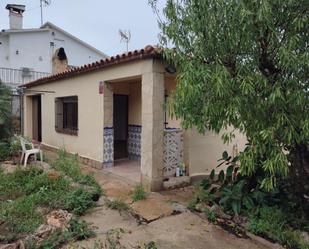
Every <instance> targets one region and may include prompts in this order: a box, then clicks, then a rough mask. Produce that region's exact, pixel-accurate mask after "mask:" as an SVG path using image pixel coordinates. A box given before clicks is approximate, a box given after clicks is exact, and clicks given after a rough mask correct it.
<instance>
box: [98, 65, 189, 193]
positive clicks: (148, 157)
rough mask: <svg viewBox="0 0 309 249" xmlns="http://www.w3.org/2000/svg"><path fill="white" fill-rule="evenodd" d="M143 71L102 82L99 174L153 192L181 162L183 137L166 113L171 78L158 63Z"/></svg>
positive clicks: (172, 174)
mask: <svg viewBox="0 0 309 249" xmlns="http://www.w3.org/2000/svg"><path fill="white" fill-rule="evenodd" d="M149 62H150V61H149ZM147 66H148V68H147V67H145V68H144V70H143V71H142V74H141V75H132V77H129V78H126V79H111V80H109V81H105V82H104V91H103V92H104V103H103V106H104V110H103V112H104V135H103V136H104V138H103V140H104V143H103V150H104V152H103V169H104V170H106V171H108V172H111V173H113V174H116V175H119V176H121V177H125V178H128V179H130V180H132V181H134V182H141V183H142V184H143V185H144V186H145V187H146V188H147V189H149V190H153V191H156V190H160V189H161V188H162V183H163V180H164V179H165V178H168V177H169V176H174V175H175V172H176V167H177V166H178V165H180V164H181V163H182V162H183V134H182V130H181V129H180V124H179V122H178V121H177V120H172V119H170V118H169V115H168V113H167V112H166V110H165V108H164V103H165V102H166V101H167V100H168V97H169V95H170V93H171V92H172V91H173V90H174V89H175V87H176V81H175V76H174V75H170V74H168V73H167V72H166V71H165V68H164V65H163V64H162V63H158V62H156V61H151V63H149V64H148V65H147ZM145 69H146V70H145Z"/></svg>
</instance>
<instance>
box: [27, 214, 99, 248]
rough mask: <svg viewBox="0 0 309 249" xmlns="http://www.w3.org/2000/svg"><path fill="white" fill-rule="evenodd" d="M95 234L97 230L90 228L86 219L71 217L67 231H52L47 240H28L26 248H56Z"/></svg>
mask: <svg viewBox="0 0 309 249" xmlns="http://www.w3.org/2000/svg"><path fill="white" fill-rule="evenodd" d="M94 236H95V232H94V231H93V230H92V229H91V228H89V226H88V224H87V223H86V222H85V221H79V220H77V219H74V218H73V219H71V220H70V223H69V228H68V230H66V231H61V230H58V231H56V232H54V233H52V234H51V235H50V236H49V237H48V238H47V239H46V240H44V241H42V242H40V243H39V244H35V242H34V241H27V243H26V248H33V249H56V248H60V247H61V246H62V245H64V244H65V243H67V242H68V241H76V240H84V239H88V238H91V237H94Z"/></svg>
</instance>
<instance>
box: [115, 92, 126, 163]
mask: <svg viewBox="0 0 309 249" xmlns="http://www.w3.org/2000/svg"><path fill="white" fill-rule="evenodd" d="M128 100H129V98H128V95H119V94H114V111H113V119H114V159H115V160H117V159H122V158H127V157H128V147H127V144H128V141H127V140H128V103H129V101H128Z"/></svg>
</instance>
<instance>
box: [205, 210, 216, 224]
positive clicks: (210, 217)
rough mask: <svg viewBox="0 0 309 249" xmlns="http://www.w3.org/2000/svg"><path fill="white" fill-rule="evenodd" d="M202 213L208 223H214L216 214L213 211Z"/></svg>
mask: <svg viewBox="0 0 309 249" xmlns="http://www.w3.org/2000/svg"><path fill="white" fill-rule="evenodd" d="M204 213H205V214H206V215H207V219H208V220H209V221H210V222H215V221H216V220H217V216H216V213H215V212H213V211H210V210H209V209H208V208H205V209H204Z"/></svg>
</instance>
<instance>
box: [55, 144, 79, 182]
mask: <svg viewBox="0 0 309 249" xmlns="http://www.w3.org/2000/svg"><path fill="white" fill-rule="evenodd" d="M53 167H54V168H55V169H56V170H58V171H60V172H63V173H64V174H65V175H67V176H69V177H71V178H72V179H73V180H78V179H79V177H80V176H81V174H82V173H81V170H80V165H79V162H78V160H77V157H76V156H74V155H71V154H69V153H68V152H66V151H65V150H64V149H62V150H59V151H58V158H57V160H56V161H55V162H54V163H53Z"/></svg>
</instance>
